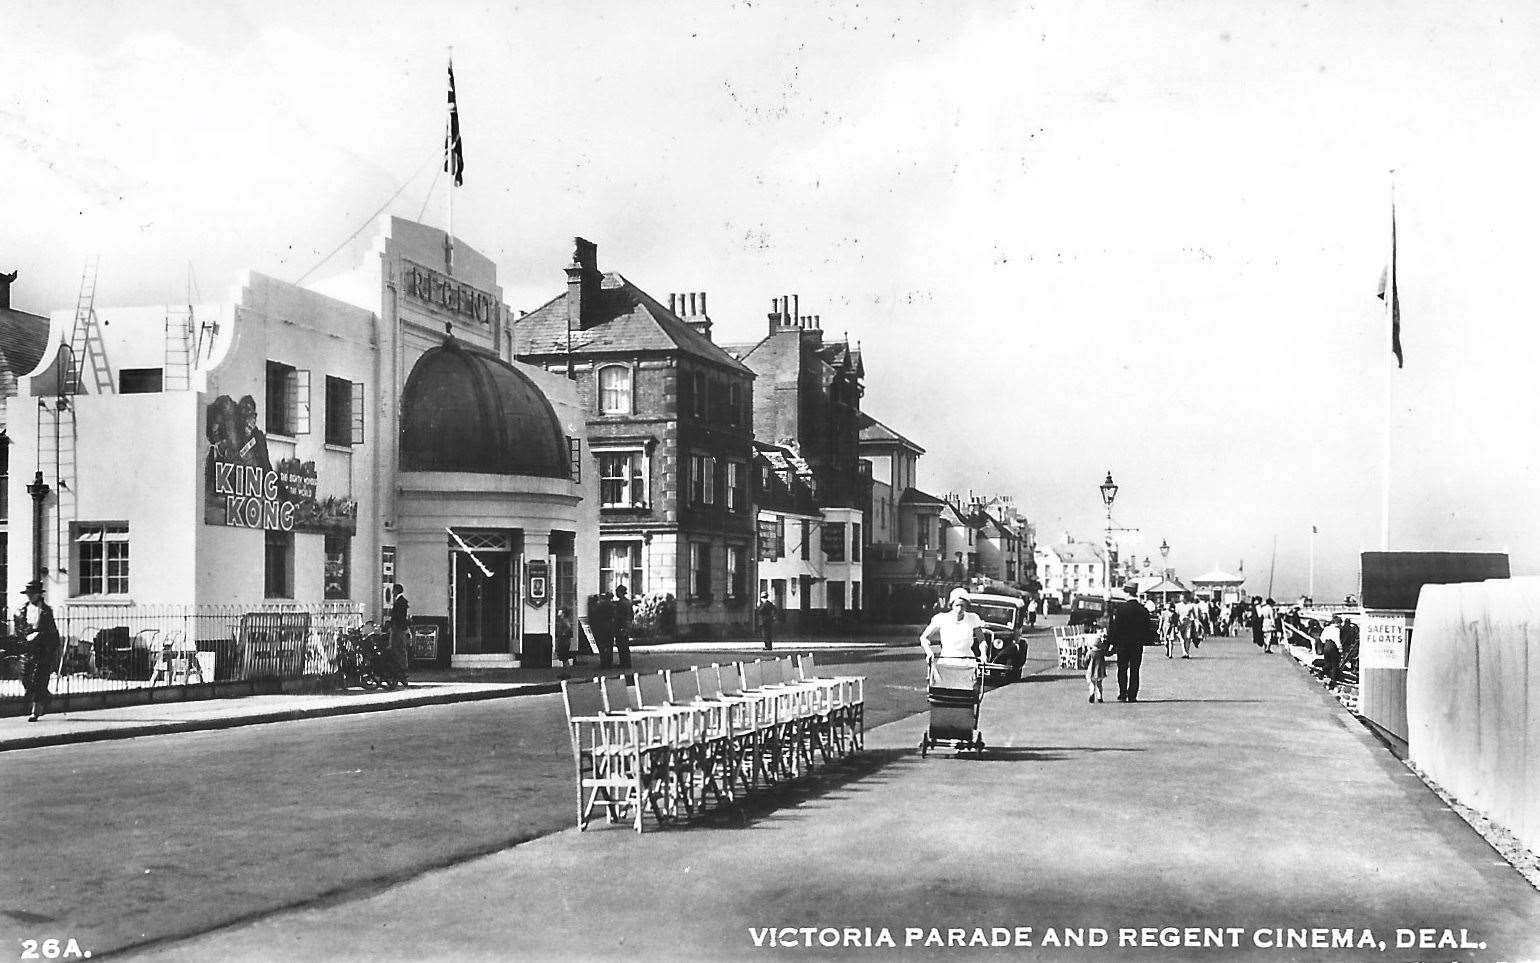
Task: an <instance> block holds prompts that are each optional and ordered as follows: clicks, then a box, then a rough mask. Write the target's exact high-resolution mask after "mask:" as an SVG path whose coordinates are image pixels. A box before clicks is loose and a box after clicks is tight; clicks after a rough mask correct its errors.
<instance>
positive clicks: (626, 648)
mask: <svg viewBox="0 0 1540 963" xmlns="http://www.w3.org/2000/svg"><path fill="white" fill-rule="evenodd" d="M613 615H614V623H613V628H614V631H615V648H616V650H617V652H618V654H619V656H620V667H621V668H622V669H629V668H631V623H632V622H633V621H634V620H635V619H636V606H635V605H634V604H633V603H632V601H631V598H630V596H629V594H628V593H627V592H626V587H625V586H624V585H617V586H615V602H614V605H613Z"/></svg>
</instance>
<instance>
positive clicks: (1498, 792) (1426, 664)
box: [1406, 578, 1540, 850]
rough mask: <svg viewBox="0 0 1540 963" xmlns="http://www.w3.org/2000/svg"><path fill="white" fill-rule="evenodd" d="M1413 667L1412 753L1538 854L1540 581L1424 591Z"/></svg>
mask: <svg viewBox="0 0 1540 963" xmlns="http://www.w3.org/2000/svg"><path fill="white" fill-rule="evenodd" d="M1415 624H1416V633H1415V636H1414V638H1413V641H1412V644H1411V645H1410V647H1409V648H1410V652H1409V658H1408V666H1407V686H1406V713H1407V729H1408V732H1407V750H1408V753H1409V755H1410V758H1411V760H1412V761H1413V762H1415V763H1416V764H1417V765H1418V766H1420V767H1421V768H1422V769H1423V771H1424V772H1426V773H1427V774H1428V775H1429V776H1430V777H1431V778H1432V779H1433V780H1434V781H1435V782H1437V783H1438V784H1439V785H1441V786H1443V787H1444V788H1445V789H1447V790H1448V791H1449V792H1450V793H1451V794H1452V795H1454V796H1455V797H1456V798H1458V799H1459V800H1460V801H1461V802H1463V803H1465V804H1466V805H1468V806H1470V807H1472V808H1474V809H1477V810H1480V811H1481V812H1483V813H1485V814H1486V815H1487V816H1488V817H1490V818H1491V819H1492V821H1493V822H1496V823H1498V824H1499V825H1502V826H1504V827H1506V828H1507V829H1509V830H1511V831H1512V832H1513V834H1514V835H1516V836H1517V837H1518V838H1519V839H1520V840H1521V841H1522V842H1523V843H1524V844H1525V845H1526V846H1528V847H1529V848H1531V849H1536V850H1540V578H1516V579H1494V580H1490V581H1486V582H1472V583H1464V584H1456V585H1425V586H1423V588H1422V591H1421V593H1420V595H1419V596H1418V600H1417V615H1416V622H1415Z"/></svg>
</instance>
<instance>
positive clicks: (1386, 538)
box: [1379, 170, 1405, 552]
mask: <svg viewBox="0 0 1540 963" xmlns="http://www.w3.org/2000/svg"><path fill="white" fill-rule="evenodd" d="M1379 297H1380V300H1382V301H1384V302H1385V313H1386V314H1387V315H1388V316H1389V317H1390V353H1391V355H1393V356H1394V357H1395V359H1396V368H1401V367H1403V366H1404V364H1405V359H1404V357H1403V356H1402V353H1401V292H1400V290H1399V289H1398V286H1397V283H1396V172H1395V171H1394V170H1392V171H1391V172H1390V263H1389V264H1387V265H1386V266H1385V270H1384V271H1383V272H1382V273H1381V274H1380V291H1379ZM1394 384H1395V372H1394V371H1393V370H1392V369H1391V367H1390V359H1389V358H1387V359H1386V360H1385V464H1384V466H1383V471H1382V473H1381V474H1382V478H1381V481H1380V551H1382V552H1388V551H1390V420H1391V413H1392V411H1393V406H1394V404H1395V402H1394V398H1393V395H1392V388H1393V387H1394Z"/></svg>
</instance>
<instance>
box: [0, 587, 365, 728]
mask: <svg viewBox="0 0 1540 963" xmlns="http://www.w3.org/2000/svg"><path fill="white" fill-rule="evenodd" d="M54 620H55V621H56V622H57V623H58V626H59V637H60V639H61V641H62V645H61V648H60V652H59V662H58V665H57V667H56V669H57V671H56V672H55V674H54V676H53V679H52V684H51V686H50V689H51V691H52V692H53V694H54V695H55V696H67V695H74V694H88V693H100V692H115V691H124V690H130V689H144V688H153V687H156V686H162V685H181V684H187V683H196V682H250V681H265V680H274V681H283V680H291V679H300V678H304V677H307V676H324V675H330V674H333V673H335V672H336V671H337V636H338V634H339V633H341V632H342V631H343V630H345V629H350V628H357V627H358V626H359V625H360V624H361V623H362V622H363V604H362V603H361V602H262V603H257V604H225V605H192V604H185V603H167V604H157V605H137V604H131V603H122V604H118V603H111V602H108V603H101V602H90V603H73V604H72V603H63V604H61V605H59V606H58V607H57V608H56V609H55V610H54ZM11 643H12V644H11V645H10V646H8V647H7V649H6V655H5V657H3V658H0V703H5V702H7V701H13V700H17V701H19V700H21V699H23V698H25V696H24V694H23V689H22V683H21V679H20V677H19V674H20V673H19V669H20V659H19V658H17V657H16V655H15V651H16V645H15V640H14V639H13V640H11Z"/></svg>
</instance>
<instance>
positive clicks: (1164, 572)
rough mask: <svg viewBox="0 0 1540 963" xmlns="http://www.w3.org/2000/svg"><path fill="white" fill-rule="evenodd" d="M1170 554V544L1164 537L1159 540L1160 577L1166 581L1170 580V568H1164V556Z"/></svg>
mask: <svg viewBox="0 0 1540 963" xmlns="http://www.w3.org/2000/svg"><path fill="white" fill-rule="evenodd" d="M1170 554H1171V546H1170V545H1167V544H1166V540H1165V539H1161V540H1160V577H1161V578H1162V579H1165V580H1166V581H1170V580H1171V570H1170V569H1169V568H1166V556H1168V555H1170Z"/></svg>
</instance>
